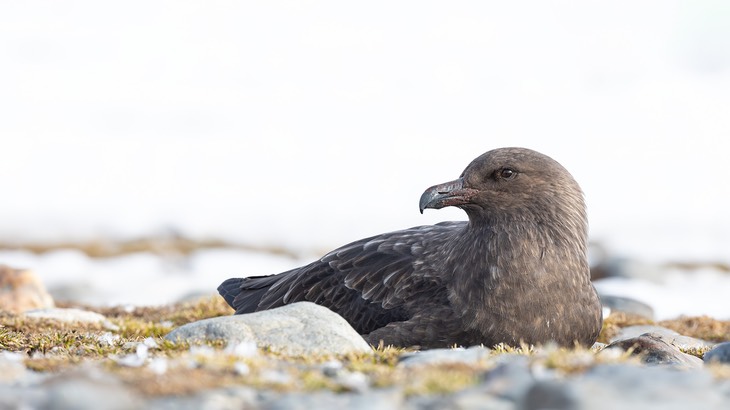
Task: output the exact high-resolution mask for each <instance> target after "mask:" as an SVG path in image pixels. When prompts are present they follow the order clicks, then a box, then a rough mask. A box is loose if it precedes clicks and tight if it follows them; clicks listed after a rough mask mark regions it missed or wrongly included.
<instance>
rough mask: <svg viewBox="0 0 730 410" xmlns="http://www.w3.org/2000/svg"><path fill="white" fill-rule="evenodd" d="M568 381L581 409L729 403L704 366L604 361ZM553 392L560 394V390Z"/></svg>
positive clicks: (673, 408)
mask: <svg viewBox="0 0 730 410" xmlns="http://www.w3.org/2000/svg"><path fill="white" fill-rule="evenodd" d="M565 384H566V385H569V386H565V388H566V390H565V391H563V393H565V396H567V398H568V399H575V400H576V401H577V408H581V409H596V410H608V409H622V410H644V409H662V410H680V409H717V410H720V409H725V408H727V405H728V400H727V398H726V396H725V395H724V393H723V392H722V391H721V390H720V389H719V388H718V384H717V383H715V381H714V377H713V376H712V374H711V373H710V372H708V371H706V370H705V369H704V368H698V369H689V370H687V369H684V370H680V369H677V368H675V367H666V366H637V365H633V364H627V363H619V364H603V365H598V366H595V367H593V368H591V369H589V370H588V371H587V372H585V373H584V374H583V375H581V376H580V377H575V378H571V379H568V380H565ZM553 387H555V386H554V385H553ZM557 390H560V387H557ZM554 393H557V394H556V395H557V396H558V397H559V395H560V392H559V391H558V392H554ZM546 407H547V406H546Z"/></svg>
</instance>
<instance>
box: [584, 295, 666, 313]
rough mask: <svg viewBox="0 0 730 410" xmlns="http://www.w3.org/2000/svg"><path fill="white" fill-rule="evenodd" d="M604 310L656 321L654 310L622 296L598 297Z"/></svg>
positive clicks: (642, 303)
mask: <svg viewBox="0 0 730 410" xmlns="http://www.w3.org/2000/svg"><path fill="white" fill-rule="evenodd" d="M598 296H599V297H600V298H601V304H602V305H603V307H604V308H608V309H610V312H623V313H629V314H632V315H637V316H641V317H644V318H647V319H649V320H654V309H652V307H651V306H649V305H647V304H646V303H644V302H639V301H638V300H636V299H631V298H626V297H622V296H612V295H602V294H600V293H599V295H598Z"/></svg>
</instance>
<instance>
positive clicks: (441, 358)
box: [398, 346, 491, 367]
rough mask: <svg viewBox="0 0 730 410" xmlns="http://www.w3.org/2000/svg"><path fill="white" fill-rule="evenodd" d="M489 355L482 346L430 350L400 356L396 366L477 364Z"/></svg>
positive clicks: (486, 349)
mask: <svg viewBox="0 0 730 410" xmlns="http://www.w3.org/2000/svg"><path fill="white" fill-rule="evenodd" d="M490 355H491V350H490V349H488V348H486V347H483V346H472V347H470V348H468V349H464V348H463V347H457V348H454V349H430V350H423V351H420V352H410V353H405V354H403V355H401V356H400V357H399V358H398V366H401V367H413V366H423V365H436V364H444V363H465V364H478V363H480V362H482V361H484V360H486V359H487V358H489V356H490Z"/></svg>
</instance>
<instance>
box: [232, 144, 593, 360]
mask: <svg viewBox="0 0 730 410" xmlns="http://www.w3.org/2000/svg"><path fill="white" fill-rule="evenodd" d="M445 206H457V207H459V208H461V209H463V210H464V211H465V212H466V213H467V215H468V216H469V221H464V222H442V223H439V224H436V225H427V226H418V227H413V228H409V229H404V230H400V231H395V232H390V233H385V234H381V235H377V236H373V237H370V238H365V239H361V240H359V241H356V242H353V243H350V244H348V245H345V246H342V247H340V248H338V249H335V250H334V251H332V252H330V253H328V254H326V255H325V256H323V257H322V258H321V259H320V260H318V261H315V262H312V263H310V264H308V265H305V266H302V267H300V268H296V269H292V270H290V271H287V272H283V273H281V274H278V275H271V276H255V277H248V278H233V279H229V280H227V281H225V282H224V283H223V284H221V286H220V287H219V288H218V290H219V292H220V293H221V295H222V296H223V297H224V298H225V299H226V301H227V302H228V303H229V304H230V305H231V306H232V307H233V308H234V309H236V314H241V313H249V312H255V311H259V310H265V309H271V308H274V307H278V306H282V305H285V304H288V303H293V302H298V301H310V302H314V303H317V304H320V305H323V306H326V307H328V308H330V309H331V310H333V311H334V312H336V313H338V314H340V315H341V316H342V317H343V318H345V319H346V320H347V321H348V322H349V323H350V324H351V325H352V326H353V327H354V328H355V330H357V331H358V332H359V333H360V334H362V335H363V336H364V337H365V339H366V340H367V341H368V342H369V343H371V344H373V345H378V344H379V343H383V344H385V345H395V346H420V347H422V348H433V347H447V346H453V345H462V346H471V345H476V344H484V345H487V346H492V345H495V344H498V343H506V344H509V345H518V344H520V343H528V344H540V343H546V342H549V341H554V342H556V343H558V344H560V345H564V346H571V345H573V344H575V343H579V344H582V345H591V344H593V343H594V342H595V340H596V338H597V337H598V333H599V332H600V329H601V324H602V314H601V305H600V301H599V299H598V296H597V294H596V292H595V289H594V288H593V285H592V284H591V282H590V274H589V267H588V262H587V256H586V251H587V244H586V243H587V220H586V213H585V205H584V202H583V194H582V192H581V190H580V187H579V186H578V184H577V183H576V182H575V181H574V180H573V178H572V176H571V175H570V174H569V173H568V172H567V171H566V170H565V169H564V168H563V167H562V166H561V165H560V164H558V163H557V162H555V161H554V160H552V159H551V158H549V157H547V156H545V155H543V154H540V153H537V152H535V151H531V150H528V149H524V148H501V149H496V150H493V151H489V152H487V153H485V154H483V155H482V156H480V157H478V158H477V159H475V160H474V161H472V163H471V164H469V166H468V167H467V168H466V170H465V171H464V173H462V175H461V176H460V177H459V178H458V179H457V180H454V181H451V182H447V183H444V184H439V185H435V186H433V187H431V188H429V189H427V190H426V191H425V192H424V194H423V195H422V196H421V200H420V209H421V212H423V210H424V209H426V208H434V209H439V208H443V207H445Z"/></svg>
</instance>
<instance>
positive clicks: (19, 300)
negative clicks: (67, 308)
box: [0, 265, 54, 313]
mask: <svg viewBox="0 0 730 410" xmlns="http://www.w3.org/2000/svg"><path fill="white" fill-rule="evenodd" d="M52 307H54V303H53V298H52V297H51V295H50V294H49V293H48V291H47V290H46V287H45V286H44V285H43V282H42V281H41V280H40V278H38V276H37V275H36V274H35V273H34V272H33V271H31V270H27V269H14V268H11V267H10V266H6V265H0V311H6V312H11V313H21V312H24V311H26V310H31V309H46V308H52Z"/></svg>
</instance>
